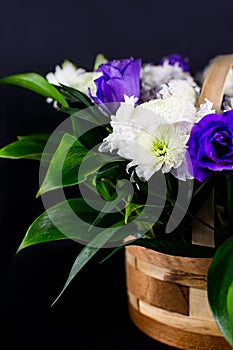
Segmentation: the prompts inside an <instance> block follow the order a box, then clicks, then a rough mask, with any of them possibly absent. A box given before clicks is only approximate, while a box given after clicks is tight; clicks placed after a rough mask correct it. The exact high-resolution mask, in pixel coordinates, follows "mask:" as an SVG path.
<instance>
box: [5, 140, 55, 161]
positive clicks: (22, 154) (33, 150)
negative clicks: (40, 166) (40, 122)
mask: <svg viewBox="0 0 233 350" xmlns="http://www.w3.org/2000/svg"><path fill="white" fill-rule="evenodd" d="M48 138H49V134H35V135H29V136H19V137H18V140H17V141H15V142H13V143H10V144H9V145H7V146H5V147H3V148H1V149H0V157H1V158H11V159H21V158H25V159H34V160H40V159H41V156H42V153H43V150H44V147H45V144H46V142H47V140H48Z"/></svg>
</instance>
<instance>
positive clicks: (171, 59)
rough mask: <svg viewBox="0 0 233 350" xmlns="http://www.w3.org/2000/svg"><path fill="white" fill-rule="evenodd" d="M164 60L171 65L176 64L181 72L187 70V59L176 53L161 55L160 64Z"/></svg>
mask: <svg viewBox="0 0 233 350" xmlns="http://www.w3.org/2000/svg"><path fill="white" fill-rule="evenodd" d="M165 61H167V62H168V63H169V64H170V65H171V66H174V65H175V64H178V66H179V67H180V68H181V69H182V70H183V72H188V71H189V63H188V59H187V58H183V57H181V56H180V55H179V54H178V53H173V54H171V55H169V56H165V57H163V58H162V60H161V62H160V64H161V65H163V64H164V62H165Z"/></svg>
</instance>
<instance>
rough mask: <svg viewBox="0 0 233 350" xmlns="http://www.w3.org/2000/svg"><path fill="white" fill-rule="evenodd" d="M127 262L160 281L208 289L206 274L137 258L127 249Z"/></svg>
mask: <svg viewBox="0 0 233 350" xmlns="http://www.w3.org/2000/svg"><path fill="white" fill-rule="evenodd" d="M126 262H127V263H128V264H130V265H131V266H132V267H134V268H135V269H137V270H139V271H141V272H143V273H144V274H145V275H147V276H150V277H153V278H155V279H157V280H160V281H166V282H171V283H175V284H180V285H182V286H188V287H194V288H202V289H206V276H204V275H197V274H194V273H188V272H184V271H179V270H173V269H167V268H165V267H161V266H157V265H154V264H151V263H148V262H145V261H143V260H141V259H139V258H135V257H134V256H133V255H132V254H131V253H129V252H128V251H126Z"/></svg>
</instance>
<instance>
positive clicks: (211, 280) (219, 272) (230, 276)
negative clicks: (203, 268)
mask: <svg viewBox="0 0 233 350" xmlns="http://www.w3.org/2000/svg"><path fill="white" fill-rule="evenodd" d="M207 283H208V299H209V304H210V307H211V310H212V312H213V315H214V318H215V321H216V322H217V324H218V326H219V328H220V330H221V332H222V333H223V335H224V337H225V338H226V340H227V341H228V342H229V343H230V344H231V346H233V237H231V238H229V239H228V240H226V241H225V242H224V243H223V244H222V245H221V246H220V247H219V249H218V250H217V252H216V255H215V257H214V260H213V262H212V264H211V266H210V268H209V271H208V276H207Z"/></svg>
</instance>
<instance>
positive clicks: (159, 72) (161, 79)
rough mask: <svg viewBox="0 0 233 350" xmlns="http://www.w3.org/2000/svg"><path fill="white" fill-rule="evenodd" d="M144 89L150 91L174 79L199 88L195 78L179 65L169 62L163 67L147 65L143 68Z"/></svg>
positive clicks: (141, 74) (141, 73)
mask: <svg viewBox="0 0 233 350" xmlns="http://www.w3.org/2000/svg"><path fill="white" fill-rule="evenodd" d="M140 76H141V81H142V87H143V88H144V89H145V90H150V89H152V88H154V87H156V86H158V85H159V84H164V83H168V82H169V81H170V80H172V79H180V80H186V81H187V82H188V83H189V84H190V85H191V86H193V87H195V88H197V84H196V83H195V81H194V79H193V77H192V76H191V75H190V74H189V73H188V72H184V71H183V70H182V68H181V67H179V65H176V64H175V65H174V66H172V65H170V64H169V63H168V62H166V61H165V62H164V64H163V65H157V66H155V65H153V64H145V65H144V66H142V68H141V72H140Z"/></svg>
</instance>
